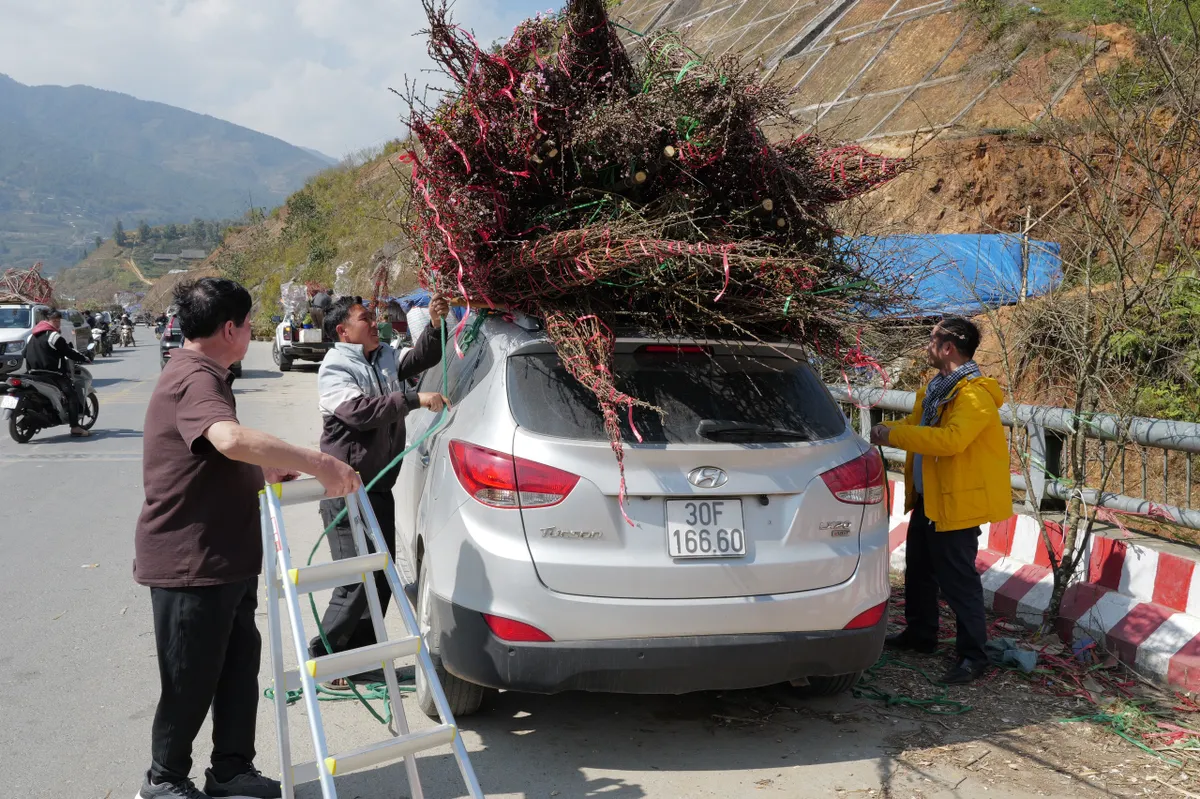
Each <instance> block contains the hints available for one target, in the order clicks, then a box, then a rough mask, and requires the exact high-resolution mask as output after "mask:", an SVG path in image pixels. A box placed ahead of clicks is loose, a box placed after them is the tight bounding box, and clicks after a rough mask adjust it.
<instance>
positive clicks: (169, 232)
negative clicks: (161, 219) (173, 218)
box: [163, 222, 179, 241]
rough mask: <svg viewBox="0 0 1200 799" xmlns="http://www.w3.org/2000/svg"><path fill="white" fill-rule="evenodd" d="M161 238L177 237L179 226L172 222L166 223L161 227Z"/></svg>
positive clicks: (170, 238)
mask: <svg viewBox="0 0 1200 799" xmlns="http://www.w3.org/2000/svg"><path fill="white" fill-rule="evenodd" d="M163 238H165V239H167V240H168V241H174V240H175V239H177V238H179V227H178V226H177V225H176V224H175V223H174V222H169V223H167V226H166V227H165V228H163Z"/></svg>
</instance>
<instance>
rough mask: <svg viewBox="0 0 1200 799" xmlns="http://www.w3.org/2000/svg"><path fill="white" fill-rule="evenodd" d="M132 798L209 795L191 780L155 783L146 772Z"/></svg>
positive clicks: (188, 798)
mask: <svg viewBox="0 0 1200 799" xmlns="http://www.w3.org/2000/svg"><path fill="white" fill-rule="evenodd" d="M276 795H278V794H276ZM133 799H210V797H209V796H208V794H204V793H200V791H198V790H196V786H195V785H192V781H191V780H186V781H184V782H160V783H158V784H157V785H155V784H153V783H152V782H150V775H149V774H148V773H147V774H146V781H145V782H144V783H142V789H141V790H140V791H138V792H137V795H136V796H134V797H133Z"/></svg>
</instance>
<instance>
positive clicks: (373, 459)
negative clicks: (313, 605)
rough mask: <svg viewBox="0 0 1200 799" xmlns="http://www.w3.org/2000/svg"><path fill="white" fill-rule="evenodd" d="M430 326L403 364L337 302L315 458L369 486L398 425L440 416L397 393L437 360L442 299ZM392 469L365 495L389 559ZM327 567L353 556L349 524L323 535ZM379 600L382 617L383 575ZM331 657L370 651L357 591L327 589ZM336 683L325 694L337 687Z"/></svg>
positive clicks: (387, 458) (330, 316)
mask: <svg viewBox="0 0 1200 799" xmlns="http://www.w3.org/2000/svg"><path fill="white" fill-rule="evenodd" d="M429 310H430V314H429V317H430V319H429V321H430V324H429V326H428V327H426V328H425V330H424V331H413V334H414V336H417V339H416V346H415V347H414V348H413V349H412V350H410V351H409V352H407V353H405V354H404V356H403V357H400V356H398V355H397V353H396V351H395V350H394V349H392V348H391V346H389V345H387V344H383V343H381V342H380V341H379V328H378V327H377V325H376V324H375V319H374V317H373V316H372V314H371V312H370V311H368V310H367V309H366V308H364V307H363V306H362V305H361V304H360V303H359V301H358V300H357V299H356V298H354V297H343V298H341V299H339V300H338V301H337V302H335V303H333V305H332V307H331V308H329V310H328V311H326V313H325V320H324V331H325V335H326V336H328V337H329V338H331V339H333V340H334V341H335V342H337V343H336V344H334V345H333V349H331V350H330V351H329V352H328V353H327V354H326V355H325V359H324V360H323V361H322V362H321V370H320V372H319V373H318V375H317V391H318V393H319V395H320V406H321V416H322V419H323V429H322V431H321V451H322V452H324V453H327V454H329V455H332V456H334V457H335V458H337V459H338V460H341V461H343V462H345V463H348V464H350V465H351V466H353V467H354V468H355V469H356V470H357V471H358V472H359V474H360V475H361V476H362V481H363V483H364V484H367V485H370V483H371V481H372V480H374V479H375V478H376V477H377V476H378V475H379V474H380V473H381V472H382V471H383V470H384V468H386V467H387V465H388V464H389V463H391V462H392V459H393V458H395V457H396V456H397V455H399V454H400V453H401V452H403V451H404V441H405V436H404V417H405V416H407V415H408V412H409V411H411V410H413V409H415V408H418V407H421V408H426V409H428V410H431V411H435V412H437V411H440V410H442V409H443V408H444V407H446V406H447V405H448V404H449V402H448V400H447V399H446V398H445V397H444V396H442V395H441V394H438V393H422V394H418V393H417V392H415V391H405V389H404V381H405V380H406V379H408V378H410V377H412V376H414V375H418V374H420V373H421V372H424V371H425V370H426V369H430V368H432V367H433V366H436V365H437V364H438V363H439V362H440V361H441V359H442V333H441V326H442V320H444V319H445V318H446V315H447V313H448V312H449V310H450V304H449V303H448V302H447V301H446V299H445V298H444V297H434V298H433V300H432V301H431V302H430V304H429ZM397 470H398V467H397V469H393V470H392V471H390V472H388V473H387V474H385V475H384V476H383V477H381V478H380V479H379V482H377V483H375V485H374V486H373V487H372V488H371V490H370V491H369V492H368V494H367V496H368V498H369V499H370V500H371V507H372V508H373V509H374V511H375V516H376V517H377V518H378V519H379V527H380V530H381V531H382V533H383V537H384V540H385V541H386V542H387V545H388V549H389V550H390V551H391V554H392V556H393V557H395V555H396V503H395V499H394V498H393V496H392V486H394V485H395V484H396V472H397ZM345 507H346V503H345V500H342V499H329V500H322V502H321V522H322V524H323V525H324V526H326V527H328V526H329V524H330V523H331V522H332V521H333V520H334V519H335V518H336V517H337V515H338V514H339V513H341V512H342V510H343V509H344V508H345ZM328 538H329V547H330V550H331V551H332V553H333V557H334V559H335V560H341V559H342V558H351V557H354V556H355V554H356V550H355V547H354V537H353V535H352V534H351V532H350V525H349V522H348V521H346V520H345V519H343V520H342V521H341V522H340V523H339V524H338V526H337V527H335V528H334V529H333V530H332V531H331V532H330V534H329V536H328ZM375 584H376V586H377V587H378V589H379V599H380V602H381V603H382V604H383V607H384V609H385V611H386V609H387V605H388V600H389V599H390V598H391V589H390V588H389V586H388V583H387V580H386V578H385V577H384V574H383V572H377V573H376V574H375ZM321 626H322V628H323V629H324V630H325V636H326V638H328V640H329V644H330V647H331V648H332V649H333V651H334V652H340V651H343V650H346V649H357V648H359V647H362V646H367V645H369V644H373V643H375V631H374V629H373V628H372V626H371V619H370V613H369V610H368V608H367V594H366V589H365V587H364V586H363V584H362V583H356V584H354V585H348V586H342V587H340V588H337V589H334V592H333V598H332V599H330V601H329V607H328V608H327V609H326V611H325V615H324V617H323V618H322V620H321ZM309 652H310V654H311V655H312V656H313V657H319V656H321V655H324V654H326V650H325V645H324V643H323V642H322V641H321V638H320V636H317V637H316V638H314V639H313V640H312V641H311V642H310V644H309ZM345 684H346V683H345V682H344V681H342V680H338V681H335V684H334V686H333V687H338V688H341V687H345Z"/></svg>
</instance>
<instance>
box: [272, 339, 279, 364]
mask: <svg viewBox="0 0 1200 799" xmlns="http://www.w3.org/2000/svg"><path fill="white" fill-rule="evenodd" d="M271 360H273V361H275V365H276V366H278V365H279V342H278V341H276V342H275V343H274V344H272V345H271Z"/></svg>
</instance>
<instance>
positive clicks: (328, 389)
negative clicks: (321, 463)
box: [317, 325, 442, 491]
mask: <svg viewBox="0 0 1200 799" xmlns="http://www.w3.org/2000/svg"><path fill="white" fill-rule="evenodd" d="M441 360H442V337H441V333H440V332H439V331H438V330H437V329H436V328H434V327H433V326H432V325H430V326H428V327H427V328H425V331H424V332H423V333H422V334H421V337H420V338H419V339H418V340H417V343H416V346H415V347H413V348H412V349H411V350H409V351H407V352H406V353H404V355H403V356H400V355H398V354H397V353H396V351H395V350H394V349H392V348H391V347H390V346H388V345H387V344H383V343H381V344H380V345H379V348H378V349H377V350H375V351H374V352H372V353H371V355H370V357H369V358H368V357H367V356H365V355H364V354H363V348H362V346H361V345H358V344H342V343H338V344H334V345H333V349H331V350H329V352H328V353H326V354H325V358H324V360H322V361H321V370H320V372H318V373H317V393H318V395H319V397H320V399H319V402H320V408H321V417H322V420H323V425H322V430H321V451H322V452H324V453H327V454H329V455H332V456H334V457H335V458H337V459H338V460H340V461H343V462H345V463H348V464H350V465H351V466H353V467H354V468H355V469H357V470H358V472H359V473H360V474H361V475H362V480H363V482H364V483H370V482H371V481H372V480H374V479H375V477H376V475H378V474H379V473H380V472H381V471H382V470H383V468H384V467H385V466H387V465H388V464H389V463H390V462H391V461H392V459H393V458H395V457H396V456H397V455H399V454H400V453H401V452H403V451H404V417H405V416H407V415H408V412H409V411H411V410H413V409H414V408H417V407H419V406H420V402H419V400H418V399H417V393H416V392H415V391H405V390H404V381H405V380H407V379H409V378H410V377H414V376H416V375H419V374H421V373H422V372H424V371H425V370H427V369H430V368H431V367H433V366H436V365H437V364H438V363H439V362H440V361H441ZM397 471H398V469H393V470H392V471H391V472H389V473H388V474H387V475H385V476H384V477H383V478H382V479H381V480H380V481H379V482H378V483H376V484H375V486H374V487H373V488H372V489H371V490H372V491H390V490H391V488H392V486H393V485H395V483H396V472H397Z"/></svg>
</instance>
